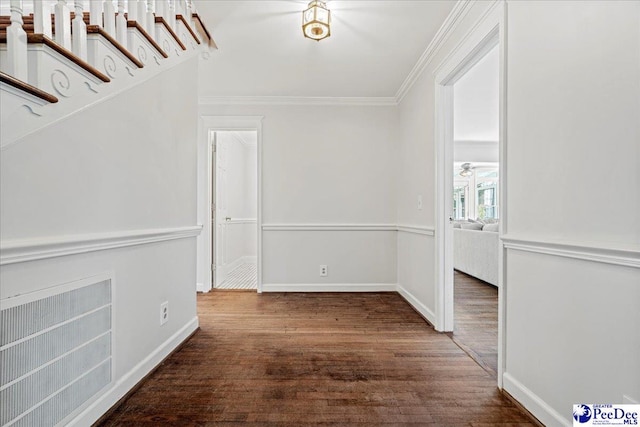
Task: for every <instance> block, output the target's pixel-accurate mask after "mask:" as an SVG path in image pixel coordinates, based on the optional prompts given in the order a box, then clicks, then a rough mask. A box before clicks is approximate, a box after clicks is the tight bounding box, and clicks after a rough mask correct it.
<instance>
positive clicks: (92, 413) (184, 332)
mask: <svg viewBox="0 0 640 427" xmlns="http://www.w3.org/2000/svg"><path fill="white" fill-rule="evenodd" d="M196 329H198V317H194V318H193V319H191V320H190V321H189V322H188V323H187V324H186V325H184V326H183V327H182V328H180V330H179V331H178V332H176V333H175V334H173V336H171V338H169V339H168V340H166V341H165V342H164V343H162V345H160V346H159V347H158V348H157V349H156V350H155V351H154V352H152V353H151V354H149V355H148V356H147V357H146V358H144V360H142V361H141V362H140V363H138V364H137V365H136V366H135V367H134V368H133V369H131V370H130V371H129V372H127V373H126V374H125V375H123V376H122V378H120V379H119V380H117V381H116V382H115V383H114V384H113V386H112V387H111V388H110V389H108V390H107V391H106V392H105V393H104V394H103V395H102V396H100V397H99V398H98V399H97V400H95V401H94V402H93V403H92V404H91V405H89V406H88V407H87V409H85V410H84V411H82V412H81V413H80V414H79V415H78V416H77V417H76V418H74V419H73V420H71V421H70V422H69V424H67V426H90V425H92V424H93V423H95V422H96V421H97V420H98V419H99V418H100V417H101V416H102V415H104V414H105V413H106V412H107V411H108V410H109V409H111V407H112V406H113V405H115V404H116V403H117V402H118V400H120V399H121V398H122V397H123V396H124V395H126V394H127V393H128V392H129V390H131V389H132V388H133V387H135V385H136V384H138V382H140V380H141V379H143V378H144V377H145V375H147V374H148V373H149V372H151V371H152V370H153V369H154V368H155V367H156V366H158V365H159V364H160V362H162V361H163V360H164V358H165V357H167V356H168V355H169V354H170V353H171V352H172V351H173V350H175V349H176V347H178V346H179V345H180V344H181V343H182V342H183V341H184V340H185V339H187V337H188V336H189V335H191V334H192V333H193V332H194V331H195V330H196Z"/></svg>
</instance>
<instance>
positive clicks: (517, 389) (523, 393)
mask: <svg viewBox="0 0 640 427" xmlns="http://www.w3.org/2000/svg"><path fill="white" fill-rule="evenodd" d="M502 386H503V388H504V390H506V391H507V392H508V393H509V394H510V395H511V396H513V398H514V399H516V400H517V401H518V402H520V404H521V405H522V406H524V407H525V408H526V409H527V410H528V411H529V412H531V414H533V416H534V417H536V418H537V419H538V420H539V421H540V422H542V423H543V424H544V425H545V426H547V427H554V426H571V425H572V422H571V421H570V420H569V419H568V418H565V417H563V416H562V414H560V413H558V412H557V411H556V410H555V409H553V408H552V407H551V405H549V404H548V403H547V402H545V401H544V400H542V399H541V398H540V396H538V395H536V394H535V393H534V392H532V391H531V390H529V389H528V388H527V387H525V386H524V385H523V384H522V383H521V382H520V381H518V380H516V379H515V378H513V377H512V376H511V375H510V374H509V373H508V372H505V373H504V375H503V376H502ZM567 413H569V414H571V408H567Z"/></svg>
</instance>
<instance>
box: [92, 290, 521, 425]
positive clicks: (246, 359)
mask: <svg viewBox="0 0 640 427" xmlns="http://www.w3.org/2000/svg"><path fill="white" fill-rule="evenodd" d="M198 309H199V315H200V326H201V329H200V331H198V332H197V333H196V334H195V335H194V336H193V338H191V340H189V341H188V342H187V343H186V344H185V345H184V346H183V347H182V348H181V349H180V350H179V351H177V352H176V353H175V354H174V355H173V356H171V357H170V358H169V359H167V360H166V361H165V363H164V364H163V365H162V366H160V368H159V369H158V370H157V371H156V372H155V373H154V374H153V375H151V376H150V377H149V378H148V379H147V380H146V381H145V383H144V384H143V385H142V386H141V387H140V388H139V389H138V390H137V391H136V392H135V393H133V394H132V395H131V397H130V398H129V399H127V400H126V401H125V402H124V403H123V404H122V405H121V406H120V407H118V408H117V410H116V411H115V412H114V413H113V414H112V415H111V416H110V417H109V418H108V419H106V420H105V421H104V422H103V423H102V424H101V425H102V426H196V425H235V426H241V425H255V426H268V425H274V426H275V425H278V426H303V425H317V424H334V425H342V426H348V425H366V426H374V425H383V424H387V425H396V426H397V425H406V424H414V425H415V424H418V425H434V426H435V425H438V426H442V425H466V426H469V425H473V426H480V425H486V426H489V425H491V426H495V425H500V424H504V425H507V424H508V425H529V422H530V421H529V418H528V417H527V416H526V415H525V414H524V413H522V412H521V411H520V410H519V409H518V408H517V407H516V406H514V404H513V403H512V402H511V401H510V400H508V399H507V398H506V397H504V396H503V395H502V394H501V393H500V392H499V391H498V389H497V388H496V381H495V378H494V377H493V376H492V375H490V374H489V373H488V372H487V371H486V370H484V369H482V368H481V367H480V366H479V365H478V364H477V363H476V362H474V361H473V360H472V359H471V358H470V357H469V356H468V355H467V354H466V353H465V352H464V351H462V350H461V349H460V347H458V346H457V345H456V344H455V343H454V342H453V341H452V340H451V339H450V338H449V337H448V336H447V335H446V334H440V333H437V332H435V331H434V330H433V329H432V328H431V327H430V326H429V325H428V324H427V323H426V322H425V321H424V320H423V319H422V318H421V317H420V316H419V315H418V314H416V312H415V311H413V309H412V308H411V307H410V306H409V305H408V304H407V303H406V302H405V301H404V300H403V299H402V297H400V296H399V295H398V294H396V293H360V294H354V293H322V294H317V293H315V294H305V293H288V294H283V293H270V294H261V295H260V294H257V293H255V292H238V291H213V292H210V293H208V294H204V295H198Z"/></svg>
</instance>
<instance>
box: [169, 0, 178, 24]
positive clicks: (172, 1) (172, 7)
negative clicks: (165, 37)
mask: <svg viewBox="0 0 640 427" xmlns="http://www.w3.org/2000/svg"><path fill="white" fill-rule="evenodd" d="M169 26H170V27H171V29H172V30H173V31H176V30H177V28H176V0H169Z"/></svg>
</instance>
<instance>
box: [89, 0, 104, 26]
mask: <svg viewBox="0 0 640 427" xmlns="http://www.w3.org/2000/svg"><path fill="white" fill-rule="evenodd" d="M89 24H91V25H100V26H101V27H102V0H89Z"/></svg>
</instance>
